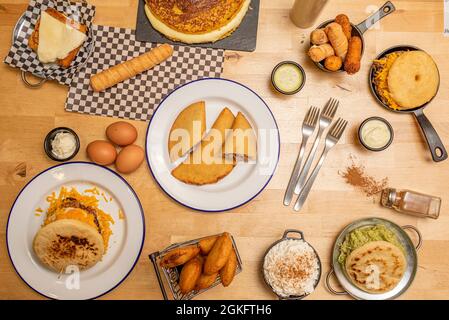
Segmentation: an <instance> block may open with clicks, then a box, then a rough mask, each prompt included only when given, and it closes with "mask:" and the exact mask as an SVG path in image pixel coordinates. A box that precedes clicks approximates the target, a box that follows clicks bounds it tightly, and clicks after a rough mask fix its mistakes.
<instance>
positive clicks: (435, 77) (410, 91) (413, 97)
mask: <svg viewBox="0 0 449 320" xmlns="http://www.w3.org/2000/svg"><path fill="white" fill-rule="evenodd" d="M439 83H440V75H439V73H438V68H437V66H436V64H435V62H434V61H433V59H432V57H431V56H430V55H428V54H427V53H425V52H424V51H420V50H416V51H407V52H404V53H402V54H401V55H400V56H399V57H398V58H397V59H396V60H395V61H394V63H393V65H392V66H391V68H390V70H389V72H388V89H389V91H390V93H391V96H392V98H393V99H394V101H396V103H397V104H398V105H399V106H401V108H402V109H413V108H417V107H421V106H422V105H424V104H425V103H427V102H429V101H430V100H431V99H432V98H433V97H434V96H435V95H436V93H437V90H438V86H439Z"/></svg>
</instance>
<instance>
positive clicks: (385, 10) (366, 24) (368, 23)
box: [357, 1, 396, 34]
mask: <svg viewBox="0 0 449 320" xmlns="http://www.w3.org/2000/svg"><path fill="white" fill-rule="evenodd" d="M395 10H396V8H395V7H394V5H393V4H392V3H391V2H390V1H387V2H385V3H384V5H383V6H382V7H380V9H379V10H377V11H376V12H374V13H373V14H372V15H370V16H369V17H368V18H367V19H366V20H365V21H362V22H360V23H359V24H358V25H357V29H359V31H360V33H361V34H364V33H365V31H366V30H368V29H369V28H371V27H372V26H373V25H374V24H376V22H378V21H379V20H380V19H382V18H384V17H386V16H388V15H389V14H390V13H392V12H394V11H395Z"/></svg>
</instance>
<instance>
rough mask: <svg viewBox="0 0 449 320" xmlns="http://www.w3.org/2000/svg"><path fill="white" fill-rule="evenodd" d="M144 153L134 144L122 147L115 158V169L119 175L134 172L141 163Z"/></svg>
mask: <svg viewBox="0 0 449 320" xmlns="http://www.w3.org/2000/svg"><path fill="white" fill-rule="evenodd" d="M144 156H145V153H144V151H143V149H142V148H141V147H139V146H136V145H135V144H132V145H129V146H126V147H124V148H123V149H122V150H121V151H120V152H119V154H118V156H117V161H115V168H116V169H117V171H118V172H121V173H131V172H133V171H135V170H136V169H137V168H138V167H139V166H140V165H141V164H142V161H143V158H144Z"/></svg>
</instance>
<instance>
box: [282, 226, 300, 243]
mask: <svg viewBox="0 0 449 320" xmlns="http://www.w3.org/2000/svg"><path fill="white" fill-rule="evenodd" d="M289 233H297V234H299V235H300V236H301V237H300V238H295V239H301V240H304V233H302V231H299V230H295V229H287V230H285V231H284V235H283V236H282V239H287V238H288V234H289Z"/></svg>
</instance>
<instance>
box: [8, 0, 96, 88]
mask: <svg viewBox="0 0 449 320" xmlns="http://www.w3.org/2000/svg"><path fill="white" fill-rule="evenodd" d="M47 8H54V9H55V10H57V11H59V12H63V13H64V14H65V15H66V16H67V17H69V18H72V19H74V20H75V21H77V22H79V23H81V24H85V25H86V26H87V27H88V29H89V32H88V39H87V40H86V41H85V42H84V44H83V47H82V48H81V49H80V51H79V52H78V55H77V56H76V58H75V60H74V61H73V62H72V64H71V66H70V67H69V68H67V69H64V68H62V67H60V66H58V65H56V64H42V63H41V62H40V61H39V59H38V58H37V55H36V53H35V52H34V51H33V50H31V48H30V47H29V46H28V38H29V37H30V35H31V33H32V32H33V30H34V26H35V25H36V22H37V20H38V19H39V17H40V15H41V11H45V10H46V9H47ZM94 16H95V7H94V6H92V5H89V4H87V3H86V2H84V1H83V2H76V3H70V1H68V0H30V2H29V5H28V8H27V10H26V11H25V13H24V17H23V20H22V21H19V24H20V26H19V27H20V28H18V29H17V31H18V34H17V35H15V41H14V43H13V44H12V46H11V49H10V51H9V52H8V55H7V56H6V58H5V60H4V62H5V63H6V64H8V65H10V66H12V67H16V68H19V69H21V70H22V71H25V72H30V73H32V74H34V75H36V76H38V77H41V78H46V79H52V80H56V81H58V82H59V83H61V84H66V85H69V84H70V82H71V81H72V78H73V77H74V75H75V74H76V73H77V70H78V69H79V67H80V66H82V64H83V63H84V62H85V61H86V60H87V58H88V57H89V53H90V51H91V49H92V47H93V37H92V30H91V24H92V20H93V18H94Z"/></svg>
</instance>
